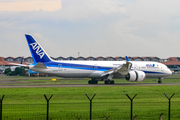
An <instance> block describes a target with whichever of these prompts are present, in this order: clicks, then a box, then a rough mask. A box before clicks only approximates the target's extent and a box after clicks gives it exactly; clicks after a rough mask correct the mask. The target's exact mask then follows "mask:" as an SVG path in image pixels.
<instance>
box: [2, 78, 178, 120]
mask: <svg viewBox="0 0 180 120" xmlns="http://www.w3.org/2000/svg"><path fill="white" fill-rule="evenodd" d="M178 78H179V76H171V78H168V79H163V83H165V82H166V83H180V79H178ZM9 79H14V78H9ZM18 79H20V81H22V80H23V79H25V78H22V77H18ZM26 79H27V78H26ZM40 79H41V80H37V79H34V78H31V79H29V80H27V81H31V82H32V83H31V84H87V81H88V80H86V79H85V80H58V81H56V82H52V81H51V79H52V78H40ZM34 81H35V82H37V81H39V82H43V83H33V82H34ZM115 81H116V83H129V82H127V81H125V80H123V79H121V80H115ZM143 83H157V80H156V79H146V80H145V81H144V82H143ZM100 84H103V82H102V83H100ZM134 84H136V83H134ZM164 93H166V94H167V95H168V96H171V95H172V94H173V93H175V95H174V97H173V98H172V100H171V119H172V120H179V119H180V86H179V85H176V86H102V87H62V88H0V97H1V96H2V95H3V94H4V95H5V97H4V99H3V120H15V119H19V118H21V119H22V120H43V119H46V100H45V98H44V94H46V95H47V96H48V97H50V96H51V95H52V94H53V97H52V98H51V100H50V114H49V116H50V118H52V120H59V119H60V120H69V119H70V120H77V118H76V117H80V116H81V120H88V118H89V100H88V98H87V97H86V95H85V94H88V95H89V96H90V97H92V96H93V95H94V94H96V96H95V97H94V99H93V109H92V110H93V111H92V118H93V120H105V117H104V116H109V115H110V117H109V120H129V119H130V100H129V99H128V98H127V96H126V94H128V95H129V96H130V97H131V98H132V97H133V96H134V95H135V94H137V96H136V97H135V99H134V104H133V114H134V115H137V118H136V119H137V120H155V119H157V120H158V118H159V115H160V114H161V113H163V115H162V116H163V120H168V99H167V98H166V97H165V95H164Z"/></svg>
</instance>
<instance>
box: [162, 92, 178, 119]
mask: <svg viewBox="0 0 180 120" xmlns="http://www.w3.org/2000/svg"><path fill="white" fill-rule="evenodd" d="M174 94H175V93H174ZM174 94H173V95H172V96H171V97H170V98H169V97H168V96H167V95H166V93H164V95H165V96H166V97H167V99H169V115H168V116H169V117H168V120H170V115H171V114H170V112H171V98H172V97H173V96H174Z"/></svg>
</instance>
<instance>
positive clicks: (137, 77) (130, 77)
mask: <svg viewBox="0 0 180 120" xmlns="http://www.w3.org/2000/svg"><path fill="white" fill-rule="evenodd" d="M145 78H146V74H145V73H144V72H143V71H130V72H129V73H128V74H127V75H126V76H125V79H126V80H127V81H129V82H141V81H143V80H144V79H145Z"/></svg>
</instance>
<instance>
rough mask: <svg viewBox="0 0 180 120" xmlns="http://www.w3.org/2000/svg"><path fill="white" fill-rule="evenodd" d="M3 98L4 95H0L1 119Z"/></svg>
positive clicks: (0, 117)
mask: <svg viewBox="0 0 180 120" xmlns="http://www.w3.org/2000/svg"><path fill="white" fill-rule="evenodd" d="M3 99H4V95H3V96H2V98H0V120H2V101H3Z"/></svg>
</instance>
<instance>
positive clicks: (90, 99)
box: [86, 94, 96, 120]
mask: <svg viewBox="0 0 180 120" xmlns="http://www.w3.org/2000/svg"><path fill="white" fill-rule="evenodd" d="M95 95H96V94H94V96H93V97H92V98H90V97H89V96H88V95H87V94H86V96H87V98H88V99H89V101H90V120H91V117H92V100H93V98H94V97H95Z"/></svg>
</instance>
